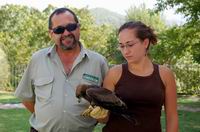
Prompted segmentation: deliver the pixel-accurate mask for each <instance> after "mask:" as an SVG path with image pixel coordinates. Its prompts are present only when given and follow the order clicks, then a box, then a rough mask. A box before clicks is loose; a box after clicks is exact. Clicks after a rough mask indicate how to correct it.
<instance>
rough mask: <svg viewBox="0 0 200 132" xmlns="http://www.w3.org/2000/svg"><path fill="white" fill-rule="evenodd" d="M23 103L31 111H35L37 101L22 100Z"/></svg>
mask: <svg viewBox="0 0 200 132" xmlns="http://www.w3.org/2000/svg"><path fill="white" fill-rule="evenodd" d="M22 104H23V105H24V106H25V107H26V109H28V110H29V111H30V112H31V113H33V112H35V109H34V106H35V102H32V101H22Z"/></svg>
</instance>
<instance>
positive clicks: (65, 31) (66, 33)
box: [63, 29, 71, 35]
mask: <svg viewBox="0 0 200 132" xmlns="http://www.w3.org/2000/svg"><path fill="white" fill-rule="evenodd" d="M63 34H64V35H68V34H71V32H69V31H68V30H67V29H65V30H64V32H63Z"/></svg>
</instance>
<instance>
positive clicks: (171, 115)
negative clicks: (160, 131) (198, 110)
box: [160, 66, 178, 132]
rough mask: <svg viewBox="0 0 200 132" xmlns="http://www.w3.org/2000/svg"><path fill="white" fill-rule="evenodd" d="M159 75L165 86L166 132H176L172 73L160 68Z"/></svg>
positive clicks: (175, 99)
mask: <svg viewBox="0 0 200 132" xmlns="http://www.w3.org/2000/svg"><path fill="white" fill-rule="evenodd" d="M160 75H161V78H162V80H163V83H164V85H165V105H164V106H165V117H166V132H178V113H177V95H176V82H175V77H174V75H173V73H172V71H171V70H170V69H169V68H167V67H165V66H160Z"/></svg>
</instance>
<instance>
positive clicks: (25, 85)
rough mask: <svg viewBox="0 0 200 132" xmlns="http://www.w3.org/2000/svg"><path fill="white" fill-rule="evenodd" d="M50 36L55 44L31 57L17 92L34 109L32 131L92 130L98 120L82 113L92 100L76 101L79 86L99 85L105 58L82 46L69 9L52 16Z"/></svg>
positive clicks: (77, 22) (104, 69)
mask: <svg viewBox="0 0 200 132" xmlns="http://www.w3.org/2000/svg"><path fill="white" fill-rule="evenodd" d="M49 36H50V37H51V39H52V40H53V41H54V42H55V45H54V46H52V47H49V48H45V49H42V50H39V51H38V52H36V53H35V54H34V55H33V56H32V59H31V61H30V63H29V65H28V67H27V69H26V71H25V73H24V75H23V77H22V79H21V81H20V83H19V86H18V87H17V89H16V91H15V95H16V96H17V97H19V98H21V99H22V103H23V104H24V105H25V107H26V108H27V109H28V110H29V111H30V112H32V116H31V117H30V120H29V122H30V125H31V126H32V128H31V131H33V132H37V131H39V132H91V131H92V130H93V128H94V126H95V124H96V120H94V119H92V118H89V117H88V118H87V117H82V116H80V114H81V112H83V111H84V110H85V109H86V108H87V107H88V106H89V103H88V102H87V101H86V100H84V99H82V100H81V101H80V102H78V101H77V98H76V96H75V91H76V86H77V85H79V84H95V85H99V86H100V85H101V84H102V81H103V78H104V76H105V73H106V71H107V70H108V66H107V63H106V60H105V58H104V57H103V56H101V55H99V54H98V53H95V52H92V51H89V50H87V49H85V48H84V47H83V46H82V44H81V43H80V41H79V37H80V24H79V21H78V18H77V16H76V15H75V14H74V12H73V11H71V10H70V9H67V8H58V9H56V10H55V11H54V12H53V13H52V14H51V15H50V17H49Z"/></svg>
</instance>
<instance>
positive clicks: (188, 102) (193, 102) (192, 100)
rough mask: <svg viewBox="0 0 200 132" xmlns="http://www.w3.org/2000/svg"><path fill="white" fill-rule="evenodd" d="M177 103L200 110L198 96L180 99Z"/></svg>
mask: <svg viewBox="0 0 200 132" xmlns="http://www.w3.org/2000/svg"><path fill="white" fill-rule="evenodd" d="M177 102H178V104H179V105H184V106H189V107H198V108H200V98H199V97H197V96H189V97H184V96H183V97H179V98H178V100H177Z"/></svg>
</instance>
